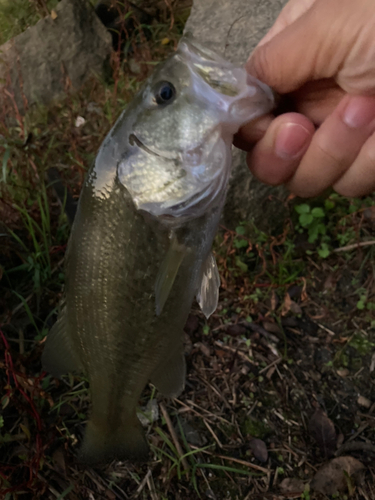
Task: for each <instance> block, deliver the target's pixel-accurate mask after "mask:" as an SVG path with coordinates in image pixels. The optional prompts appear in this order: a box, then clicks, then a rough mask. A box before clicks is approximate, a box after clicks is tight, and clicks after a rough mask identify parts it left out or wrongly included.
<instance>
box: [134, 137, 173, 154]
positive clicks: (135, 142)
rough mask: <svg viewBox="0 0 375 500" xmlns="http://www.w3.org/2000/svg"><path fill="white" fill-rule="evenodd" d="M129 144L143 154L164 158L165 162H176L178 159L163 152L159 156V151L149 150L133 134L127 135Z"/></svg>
mask: <svg viewBox="0 0 375 500" xmlns="http://www.w3.org/2000/svg"><path fill="white" fill-rule="evenodd" d="M129 144H130V145H131V146H134V145H135V146H138V147H139V148H140V149H142V150H143V151H145V153H148V154H150V155H154V156H157V157H159V158H164V159H165V160H177V159H178V156H176V155H173V154H170V155H168V154H167V153H165V151H163V154H161V152H159V151H154V150H153V149H150V148H149V147H148V146H146V144H144V143H143V142H142V141H141V140H140V139H139V138H138V137H137V136H136V135H135V134H130V135H129Z"/></svg>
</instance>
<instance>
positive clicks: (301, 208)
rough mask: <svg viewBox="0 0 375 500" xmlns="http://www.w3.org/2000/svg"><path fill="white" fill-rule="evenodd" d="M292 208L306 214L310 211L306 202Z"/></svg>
mask: <svg viewBox="0 0 375 500" xmlns="http://www.w3.org/2000/svg"><path fill="white" fill-rule="evenodd" d="M294 210H295V211H296V212H297V214H308V213H309V212H310V205H308V204H307V203H302V205H296V206H295V207H294Z"/></svg>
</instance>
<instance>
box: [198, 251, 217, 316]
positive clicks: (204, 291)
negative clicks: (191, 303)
mask: <svg viewBox="0 0 375 500" xmlns="http://www.w3.org/2000/svg"><path fill="white" fill-rule="evenodd" d="M219 287H220V275H219V271H218V269H217V264H216V259H215V257H214V255H213V254H212V252H210V253H209V255H208V257H207V259H206V260H205V262H204V264H203V268H202V281H201V285H200V288H199V290H198V293H197V302H198V304H199V306H200V308H201V309H202V312H203V314H204V315H205V316H206V318H209V317H210V316H211V314H212V313H213V312H214V311H215V309H216V307H217V303H218V301H219Z"/></svg>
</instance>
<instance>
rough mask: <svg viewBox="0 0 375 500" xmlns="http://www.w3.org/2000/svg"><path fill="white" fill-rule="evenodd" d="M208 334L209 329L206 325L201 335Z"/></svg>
mask: <svg viewBox="0 0 375 500" xmlns="http://www.w3.org/2000/svg"><path fill="white" fill-rule="evenodd" d="M209 333H210V327H209V326H208V325H204V326H203V335H208V334H209Z"/></svg>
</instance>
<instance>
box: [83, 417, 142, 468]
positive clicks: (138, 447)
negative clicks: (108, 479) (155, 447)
mask: <svg viewBox="0 0 375 500" xmlns="http://www.w3.org/2000/svg"><path fill="white" fill-rule="evenodd" d="M148 453H149V446H148V443H147V441H146V438H145V435H144V432H143V429H142V426H141V424H140V422H139V420H138V418H137V416H136V414H135V413H134V414H133V415H130V416H129V417H128V418H124V419H122V420H121V424H120V425H119V426H117V427H114V428H111V427H110V426H109V425H108V423H106V422H98V421H95V419H94V418H92V419H91V420H90V421H89V422H88V424H87V427H86V431H85V436H84V440H83V444H82V448H81V451H80V456H79V459H80V461H81V462H83V463H86V464H95V463H106V462H110V461H112V460H135V461H146V460H147V458H148Z"/></svg>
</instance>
